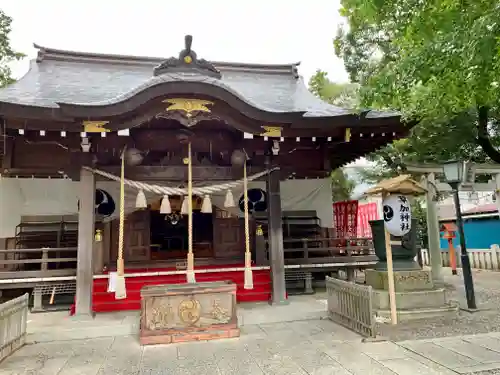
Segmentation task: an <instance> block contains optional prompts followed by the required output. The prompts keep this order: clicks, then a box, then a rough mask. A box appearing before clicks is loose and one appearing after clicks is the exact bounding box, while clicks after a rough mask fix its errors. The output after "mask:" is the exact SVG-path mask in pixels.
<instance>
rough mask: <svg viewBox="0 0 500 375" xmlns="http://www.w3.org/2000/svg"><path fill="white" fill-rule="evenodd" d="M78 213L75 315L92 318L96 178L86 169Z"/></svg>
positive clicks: (81, 181)
mask: <svg viewBox="0 0 500 375" xmlns="http://www.w3.org/2000/svg"><path fill="white" fill-rule="evenodd" d="M79 185H80V186H79V188H80V194H79V200H80V203H79V211H78V255H77V259H78V260H77V264H76V308H75V315H80V316H92V287H93V267H92V254H93V246H94V225H95V223H94V221H95V217H94V216H95V210H94V206H95V204H94V201H95V176H94V174H93V173H92V172H90V171H87V170H86V169H81V171H80V184H79Z"/></svg>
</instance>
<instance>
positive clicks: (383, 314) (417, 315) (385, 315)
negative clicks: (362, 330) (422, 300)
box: [375, 304, 458, 322]
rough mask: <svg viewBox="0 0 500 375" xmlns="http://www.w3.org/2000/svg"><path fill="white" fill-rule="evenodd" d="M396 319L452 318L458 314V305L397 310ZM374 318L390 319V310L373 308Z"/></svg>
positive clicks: (379, 319)
mask: <svg viewBox="0 0 500 375" xmlns="http://www.w3.org/2000/svg"><path fill="white" fill-rule="evenodd" d="M397 313H398V321H400V322H405V321H410V320H417V319H432V318H443V317H445V318H454V317H456V316H457V315H458V305H452V304H449V305H446V306H442V307H438V308H415V309H406V310H403V309H401V310H398V311H397ZM375 315H376V316H377V318H376V320H378V321H387V322H390V320H391V311H390V310H377V309H376V310H375Z"/></svg>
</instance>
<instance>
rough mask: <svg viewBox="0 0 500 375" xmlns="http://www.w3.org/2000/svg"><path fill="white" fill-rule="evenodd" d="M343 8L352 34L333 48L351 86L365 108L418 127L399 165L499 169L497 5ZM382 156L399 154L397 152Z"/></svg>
mask: <svg viewBox="0 0 500 375" xmlns="http://www.w3.org/2000/svg"><path fill="white" fill-rule="evenodd" d="M341 3H342V10H341V13H342V14H343V15H344V16H345V17H346V18H347V20H348V27H344V28H341V29H340V30H339V31H338V33H337V38H336V39H335V42H334V46H335V51H336V53H337V55H338V56H341V57H342V58H343V60H344V63H345V66H346V69H347V70H348V72H349V75H350V77H351V80H352V81H353V82H357V83H359V84H360V85H361V89H360V103H361V105H362V106H366V107H375V108H380V109H384V108H391V109H397V110H400V111H401V112H402V114H403V115H404V117H405V118H406V119H409V120H417V121H419V122H420V125H419V126H417V127H416V128H415V129H414V130H413V131H412V133H411V135H410V137H409V138H408V142H407V144H406V146H405V147H404V148H403V151H404V154H402V156H403V157H402V158H401V159H400V160H401V161H402V164H405V163H408V162H426V161H432V162H440V161H443V160H446V159H450V158H465V159H470V160H473V161H485V160H487V159H488V157H489V158H491V159H492V160H494V161H495V162H500V153H499V152H498V151H497V149H496V147H497V146H498V145H499V144H500V142H499V137H498V134H499V133H500V132H499V131H498V127H499V124H498V123H499V121H498V119H499V116H498V114H499V105H498V100H499V99H498V98H499V97H500V96H499V94H500V79H499V78H498V77H500V47H499V44H498V41H499V40H500V23H498V22H497V18H498V17H497V14H498V3H497V2H495V1H487V0H483V1H481V0H478V1H474V2H463V1H458V0H433V1H416V0H397V1H396V0H387V1H378V0H377V1H376V0H342V2H341ZM383 151H387V152H388V153H389V154H391V153H392V154H401V153H400V151H401V148H400V147H397V146H396V147H395V148H394V147H393V146H392V145H391V146H390V147H389V148H387V149H386V150H383ZM374 159H375V160H383V156H382V155H380V154H375V155H374ZM396 160H398V159H396ZM384 161H386V160H384ZM389 164H390V163H389ZM391 166H393V165H391Z"/></svg>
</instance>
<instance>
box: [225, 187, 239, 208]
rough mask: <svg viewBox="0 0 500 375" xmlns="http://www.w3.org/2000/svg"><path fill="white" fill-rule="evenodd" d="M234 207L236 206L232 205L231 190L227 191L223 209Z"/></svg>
mask: <svg viewBox="0 0 500 375" xmlns="http://www.w3.org/2000/svg"><path fill="white" fill-rule="evenodd" d="M235 206H236V204H235V203H234V197H233V192H232V191H231V189H227V191H226V198H225V199H224V207H225V208H230V207H235Z"/></svg>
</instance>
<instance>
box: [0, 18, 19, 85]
mask: <svg viewBox="0 0 500 375" xmlns="http://www.w3.org/2000/svg"><path fill="white" fill-rule="evenodd" d="M11 24H12V18H10V17H9V16H7V15H6V14H5V13H4V12H3V11H2V10H1V9H0V87H4V86H7V85H8V84H10V83H12V82H14V79H13V78H12V72H11V69H10V67H9V63H11V62H12V61H16V60H20V59H22V58H23V57H24V56H25V55H24V54H22V53H20V52H16V51H15V50H14V49H12V47H11V46H10V38H9V34H10V32H11Z"/></svg>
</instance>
